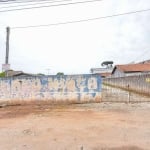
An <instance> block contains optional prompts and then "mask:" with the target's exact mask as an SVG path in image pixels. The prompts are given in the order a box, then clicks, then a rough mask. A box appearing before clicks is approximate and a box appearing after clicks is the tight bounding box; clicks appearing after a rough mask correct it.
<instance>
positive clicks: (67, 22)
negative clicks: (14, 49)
mask: <svg viewBox="0 0 150 150" xmlns="http://www.w3.org/2000/svg"><path fill="white" fill-rule="evenodd" d="M147 11H150V8H149V9H144V10H137V11H131V12H126V13H120V14H114V15H108V16H102V17H97V18H89V19H83V20H75V21H66V22H59V23H52V24H41V25H30V26H20V27H12V28H11V29H23V28H38V27H48V26H56V25H65V24H73V23H81V22H88V21H94V20H100V19H107V18H113V17H119V16H125V15H130V14H136V13H142V12H147Z"/></svg>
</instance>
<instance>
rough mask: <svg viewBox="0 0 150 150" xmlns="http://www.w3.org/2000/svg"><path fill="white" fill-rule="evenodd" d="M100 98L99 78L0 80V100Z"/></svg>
mask: <svg viewBox="0 0 150 150" xmlns="http://www.w3.org/2000/svg"><path fill="white" fill-rule="evenodd" d="M100 97H101V77H100V76H97V75H65V76H42V77H24V78H21V77H20V78H19V77H18V78H15V79H12V78H10V79H2V80H0V100H8V99H11V100H12V99H15V100H16V99H18V100H25V99H27V100H38V99H40V100H42V99H44V100H48V99H52V100H90V99H91V100H95V99H100Z"/></svg>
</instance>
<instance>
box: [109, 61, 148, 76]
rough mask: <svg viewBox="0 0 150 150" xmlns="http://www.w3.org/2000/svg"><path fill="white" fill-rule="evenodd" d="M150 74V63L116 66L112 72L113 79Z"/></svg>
mask: <svg viewBox="0 0 150 150" xmlns="http://www.w3.org/2000/svg"><path fill="white" fill-rule="evenodd" d="M147 73H148V74H150V64H149V63H138V64H126V65H116V66H115V67H114V69H113V71H112V77H124V76H133V75H141V74H147Z"/></svg>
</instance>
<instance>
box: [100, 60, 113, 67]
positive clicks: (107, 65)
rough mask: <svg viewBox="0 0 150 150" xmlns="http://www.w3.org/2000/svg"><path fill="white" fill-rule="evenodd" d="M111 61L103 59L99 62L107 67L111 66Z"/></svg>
mask: <svg viewBox="0 0 150 150" xmlns="http://www.w3.org/2000/svg"><path fill="white" fill-rule="evenodd" d="M113 63H114V62H113V61H103V62H102V63H101V66H106V67H107V68H112V66H113Z"/></svg>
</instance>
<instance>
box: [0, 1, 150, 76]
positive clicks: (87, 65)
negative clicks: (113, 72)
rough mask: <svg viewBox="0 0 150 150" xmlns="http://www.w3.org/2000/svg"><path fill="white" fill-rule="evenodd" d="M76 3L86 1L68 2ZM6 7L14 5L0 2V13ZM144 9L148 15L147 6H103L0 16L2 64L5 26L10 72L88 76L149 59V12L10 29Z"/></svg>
mask: <svg viewBox="0 0 150 150" xmlns="http://www.w3.org/2000/svg"><path fill="white" fill-rule="evenodd" d="M77 1H78V2H79V1H86V0H72V1H71V2H77ZM63 3H64V2H63ZM65 3H68V2H65ZM56 4H60V3H56ZM17 5H18V4H17ZM8 6H12V5H10V4H9V5H8V4H5V5H4V4H2V2H0V11H1V10H5V9H4V8H2V7H8ZM37 6H38V5H37ZM143 9H150V2H149V0H132V1H131V0H102V1H95V2H89V3H82V4H75V5H64V6H55V7H47V8H39V9H30V10H21V11H10V12H0V64H3V63H4V62H5V43H6V27H7V26H9V27H10V54H9V63H10V64H11V69H13V70H22V71H24V72H27V73H44V74H56V73H57V72H64V74H87V73H90V69H91V68H99V67H101V63H102V62H103V61H113V62H114V65H116V64H126V63H133V62H138V61H144V60H147V59H150V11H145V12H141V13H136V14H130V15H124V16H118V17H112V18H105V19H97V20H93V21H87V22H80V23H72V24H63V25H62V24H61V25H53V26H47V27H37V28H14V27H22V26H32V25H42V24H53V23H60V22H68V21H76V20H84V19H89V18H97V17H103V16H108V15H115V14H120V13H126V12H131V11H137V10H143Z"/></svg>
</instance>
